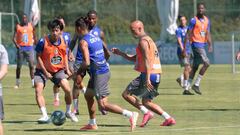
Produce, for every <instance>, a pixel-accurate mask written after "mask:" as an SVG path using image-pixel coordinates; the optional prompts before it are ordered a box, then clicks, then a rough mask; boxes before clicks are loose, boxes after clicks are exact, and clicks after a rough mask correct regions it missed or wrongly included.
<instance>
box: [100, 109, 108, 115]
mask: <svg viewBox="0 0 240 135" xmlns="http://www.w3.org/2000/svg"><path fill="white" fill-rule="evenodd" d="M99 111H100V112H101V114H102V115H107V114H108V112H107V111H106V110H104V109H99Z"/></svg>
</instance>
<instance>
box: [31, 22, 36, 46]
mask: <svg viewBox="0 0 240 135" xmlns="http://www.w3.org/2000/svg"><path fill="white" fill-rule="evenodd" d="M32 27H33V40H34V45H36V44H37V36H36V29H35V27H34V25H33V24H32Z"/></svg>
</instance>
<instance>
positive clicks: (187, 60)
mask: <svg viewBox="0 0 240 135" xmlns="http://www.w3.org/2000/svg"><path fill="white" fill-rule="evenodd" d="M183 63H184V71H183V74H184V83H183V88H184V91H183V95H194V94H193V93H191V92H190V89H191V85H190V84H189V83H188V80H189V74H190V71H191V66H190V55H187V56H186V57H185V58H184V61H183Z"/></svg>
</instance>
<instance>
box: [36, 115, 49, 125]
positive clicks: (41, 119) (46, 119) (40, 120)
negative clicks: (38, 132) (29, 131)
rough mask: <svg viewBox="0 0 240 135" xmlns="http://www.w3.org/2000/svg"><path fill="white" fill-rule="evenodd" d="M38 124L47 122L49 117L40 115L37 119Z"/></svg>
mask: <svg viewBox="0 0 240 135" xmlns="http://www.w3.org/2000/svg"><path fill="white" fill-rule="evenodd" d="M37 122H38V123H39V124H48V123H49V122H50V119H49V118H48V116H42V117H41V118H40V119H38V121H37Z"/></svg>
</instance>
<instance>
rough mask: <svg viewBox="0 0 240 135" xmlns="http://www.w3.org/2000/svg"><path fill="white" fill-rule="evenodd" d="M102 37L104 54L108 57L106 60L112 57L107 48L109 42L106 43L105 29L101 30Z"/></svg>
mask: <svg viewBox="0 0 240 135" xmlns="http://www.w3.org/2000/svg"><path fill="white" fill-rule="evenodd" d="M100 38H101V39H102V41H103V50H104V56H105V58H106V60H108V59H109V58H110V51H109V50H108V48H107V44H106V38H105V34H104V32H103V31H101V35H100Z"/></svg>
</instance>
